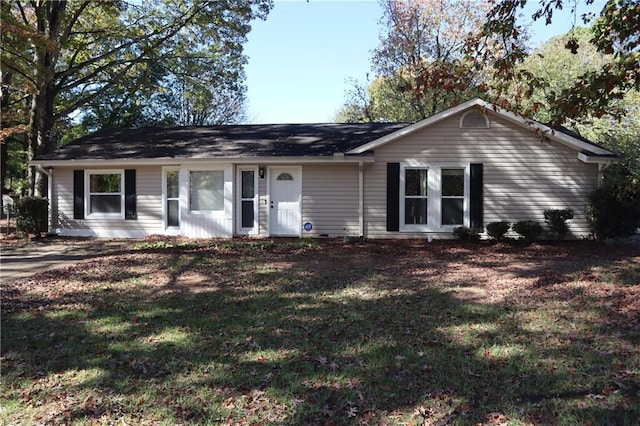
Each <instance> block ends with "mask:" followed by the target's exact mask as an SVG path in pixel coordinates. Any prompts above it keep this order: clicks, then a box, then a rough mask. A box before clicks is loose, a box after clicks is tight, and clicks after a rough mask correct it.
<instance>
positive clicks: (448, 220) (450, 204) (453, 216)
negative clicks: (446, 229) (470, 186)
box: [442, 198, 464, 225]
mask: <svg viewBox="0 0 640 426" xmlns="http://www.w3.org/2000/svg"><path fill="white" fill-rule="evenodd" d="M463 205H464V200H463V199H462V198H443V199H442V224H443V225H462V223H463V216H464V211H463Z"/></svg>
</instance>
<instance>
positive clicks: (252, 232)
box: [236, 166, 260, 235]
mask: <svg viewBox="0 0 640 426" xmlns="http://www.w3.org/2000/svg"><path fill="white" fill-rule="evenodd" d="M246 171H251V172H253V226H252V227H250V228H243V227H242V201H243V200H244V201H247V200H248V199H247V198H243V197H242V172H246ZM258 185H259V182H258V166H239V167H238V168H237V170H236V206H237V207H236V211H237V214H236V221H237V223H238V226H237V227H236V228H237V230H238V231H237V232H238V234H242V235H258V214H259V210H258V207H259V199H260V197H259V193H258Z"/></svg>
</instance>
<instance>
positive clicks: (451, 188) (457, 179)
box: [442, 169, 464, 197]
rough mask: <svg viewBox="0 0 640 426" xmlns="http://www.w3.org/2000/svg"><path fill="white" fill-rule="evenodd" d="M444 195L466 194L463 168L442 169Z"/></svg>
mask: <svg viewBox="0 0 640 426" xmlns="http://www.w3.org/2000/svg"><path fill="white" fill-rule="evenodd" d="M442 196H443V197H448V196H460V197H462V196H464V170H463V169H442Z"/></svg>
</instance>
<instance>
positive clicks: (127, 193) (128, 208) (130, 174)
mask: <svg viewBox="0 0 640 426" xmlns="http://www.w3.org/2000/svg"><path fill="white" fill-rule="evenodd" d="M124 218H125V219H128V220H132V219H136V218H137V212H136V171H135V170H125V171H124Z"/></svg>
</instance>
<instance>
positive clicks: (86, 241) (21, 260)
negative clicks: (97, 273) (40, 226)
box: [0, 238, 130, 282]
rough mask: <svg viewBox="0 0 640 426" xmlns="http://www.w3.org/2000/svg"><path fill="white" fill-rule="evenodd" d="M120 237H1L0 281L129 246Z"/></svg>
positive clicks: (24, 276) (21, 276) (26, 275)
mask: <svg viewBox="0 0 640 426" xmlns="http://www.w3.org/2000/svg"><path fill="white" fill-rule="evenodd" d="M129 245H130V242H129V243H128V244H127V243H126V242H125V241H123V240H104V239H97V238H71V239H67V238H47V239H43V240H31V241H25V242H15V241H12V242H8V241H6V240H0V247H1V249H0V280H1V281H2V282H7V281H11V280H15V279H19V278H26V277H28V276H30V275H33V274H35V273H37V272H41V271H44V270H47V269H51V268H55V267H59V266H66V265H69V264H72V263H76V262H78V261H81V260H85V259H91V258H93V257H98V256H103V255H105V254H108V253H113V252H117V251H121V250H123V249H126V248H128V247H129Z"/></svg>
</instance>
